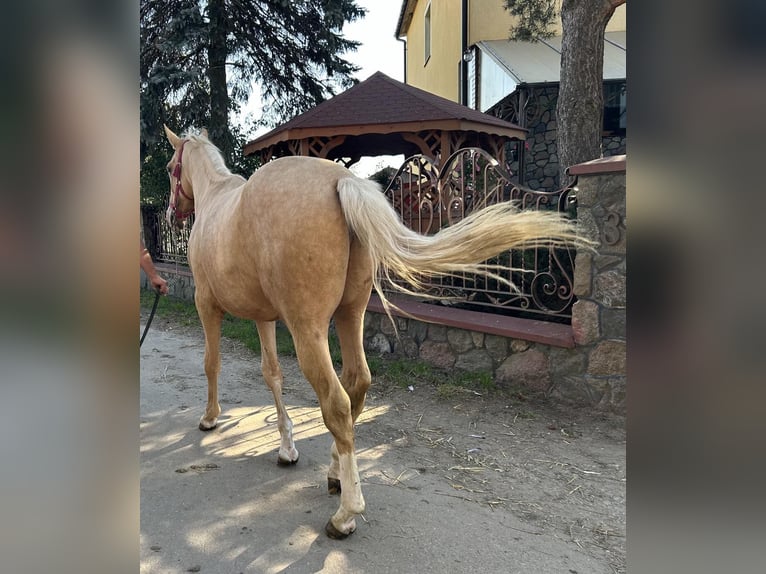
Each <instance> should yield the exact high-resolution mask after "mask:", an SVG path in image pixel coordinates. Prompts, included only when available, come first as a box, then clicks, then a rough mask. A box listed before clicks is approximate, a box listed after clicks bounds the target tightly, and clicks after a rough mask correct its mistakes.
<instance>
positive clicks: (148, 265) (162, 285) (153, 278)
mask: <svg viewBox="0 0 766 574" xmlns="http://www.w3.org/2000/svg"><path fill="white" fill-rule="evenodd" d="M141 269H143V270H144V273H146V277H147V278H148V279H149V282H150V283H151V284H152V287H154V288H155V289H156V290H157V291H159V292H160V293H162V294H163V295H167V294H168V282H167V281H165V280H164V279H163V278H162V276H160V274H159V273H157V269H156V268H155V267H154V261H152V256H151V255H150V254H149V250H148V249H147V248H146V246H145V245H144V241H143V240H141Z"/></svg>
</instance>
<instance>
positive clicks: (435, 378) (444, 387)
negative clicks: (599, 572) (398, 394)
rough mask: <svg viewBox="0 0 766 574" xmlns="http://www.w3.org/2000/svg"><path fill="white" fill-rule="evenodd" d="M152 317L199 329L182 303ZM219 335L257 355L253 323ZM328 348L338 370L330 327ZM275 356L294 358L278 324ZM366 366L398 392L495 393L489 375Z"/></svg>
mask: <svg viewBox="0 0 766 574" xmlns="http://www.w3.org/2000/svg"><path fill="white" fill-rule="evenodd" d="M153 303H154V292H153V291H147V290H142V291H141V307H142V308H144V309H147V310H149V309H151V307H152V304H153ZM156 316H157V317H164V318H166V319H170V320H173V321H177V322H179V323H180V324H182V325H184V326H187V327H199V328H200V329H202V325H201V323H200V320H199V317H198V316H197V309H196V308H195V307H194V304H193V303H191V302H189V301H186V300H184V299H179V298H175V297H170V296H166V297H162V299H160V303H159V305H158V306H157V311H156ZM221 334H222V335H223V336H224V337H227V338H229V339H234V340H236V341H240V342H241V343H242V344H244V345H245V346H246V347H247V348H248V349H250V350H251V351H253V352H255V353H260V352H261V342H260V339H259V338H258V330H257V329H256V328H255V323H254V322H253V321H249V320H246V319H239V318H237V317H233V316H231V315H229V314H228V313H227V314H226V315H225V316H224V318H223V324H222V326H221ZM329 345H330V355H331V357H332V360H333V364H334V365H335V366H336V367H340V365H341V351H340V343H339V341H338V337H337V336H336V335H335V333H334V330H333V328H332V327H331V328H330V333H329ZM277 353H278V354H279V355H280V356H289V357H295V356H296V352H295V345H294V343H293V339H292V336H291V335H290V332H289V331H288V330H287V327H285V325H284V324H283V323H282V322H277ZM367 365H368V366H369V368H370V373H371V374H372V376H373V378H375V380H376V381H385V382H387V383H389V384H391V385H393V386H397V387H400V388H407V387H408V386H410V385H414V386H423V385H428V386H433V387H435V388H436V394H437V396H438V397H440V398H443V399H452V398H455V397H457V396H459V395H461V394H464V393H479V394H487V393H489V392H491V391H492V390H493V389H495V384H494V382H493V381H492V375H491V374H490V373H487V372H479V373H466V372H455V371H444V370H440V369H437V368H436V367H433V366H432V365H430V364H428V363H425V362H422V361H417V360H414V359H407V358H399V357H392V358H388V357H382V356H369V357H367Z"/></svg>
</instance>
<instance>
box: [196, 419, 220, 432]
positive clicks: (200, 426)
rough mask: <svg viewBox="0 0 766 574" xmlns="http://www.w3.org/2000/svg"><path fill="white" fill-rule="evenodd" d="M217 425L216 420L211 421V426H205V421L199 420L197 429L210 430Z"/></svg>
mask: <svg viewBox="0 0 766 574" xmlns="http://www.w3.org/2000/svg"><path fill="white" fill-rule="evenodd" d="M217 426H218V421H216V422H215V423H213V426H211V427H210V426H206V425H205V423H203V422H202V421H200V422H199V430H201V431H205V432H207V431H211V430H213V429H214V428H216V427H217Z"/></svg>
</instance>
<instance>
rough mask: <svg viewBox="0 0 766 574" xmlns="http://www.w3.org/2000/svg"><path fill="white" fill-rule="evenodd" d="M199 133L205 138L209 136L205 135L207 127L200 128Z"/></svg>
mask: <svg viewBox="0 0 766 574" xmlns="http://www.w3.org/2000/svg"><path fill="white" fill-rule="evenodd" d="M199 133H200V134H201V135H202V137H204V138H205V139H210V136H208V135H207V128H202V129H201V130H200V131H199Z"/></svg>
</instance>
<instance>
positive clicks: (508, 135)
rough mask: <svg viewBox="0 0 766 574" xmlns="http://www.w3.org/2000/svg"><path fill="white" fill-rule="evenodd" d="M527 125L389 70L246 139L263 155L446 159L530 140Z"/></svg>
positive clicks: (498, 152)
mask: <svg viewBox="0 0 766 574" xmlns="http://www.w3.org/2000/svg"><path fill="white" fill-rule="evenodd" d="M525 138H526V130H525V129H524V128H521V127H519V126H517V125H515V124H512V123H510V122H506V121H504V120H501V119H499V118H496V117H495V116H491V115H489V114H484V113H481V112H479V111H477V110H472V109H471V108H468V107H466V106H463V105H461V104H457V103H455V102H453V101H451V100H448V99H446V98H442V97H440V96H436V95H434V94H431V93H429V92H426V91H424V90H421V89H418V88H415V87H414V86H409V85H407V84H403V83H402V82H398V81H396V80H394V79H392V78H390V77H388V76H386V75H385V74H383V73H382V72H376V73H374V74H373V75H372V76H370V77H369V78H367V79H366V80H365V81H363V82H360V83H359V84H357V85H355V86H353V87H352V88H349V89H348V90H346V91H345V92H342V93H340V94H338V95H337V96H335V97H333V98H331V99H329V100H327V101H325V102H322V103H321V104H319V105H318V106H316V107H314V108H312V109H310V110H308V111H307V112H305V113H303V114H300V115H298V116H296V117H294V118H293V119H291V120H290V121H288V122H286V123H284V124H282V125H281V126H279V127H277V128H275V129H273V130H271V131H270V132H268V133H266V134H264V135H262V136H260V137H258V138H256V139H255V140H253V141H251V142H249V143H248V144H247V145H246V146H245V150H244V153H245V155H254V154H258V155H260V157H261V159H262V161H268V160H270V159H272V158H274V157H279V156H283V155H312V156H318V157H324V158H327V159H333V160H338V159H343V158H349V159H348V161H347V162H345V163H347V165H350V164H352V163H354V162H355V161H357V160H358V159H359V158H360V157H362V156H376V155H396V154H404V155H406V156H409V155H414V154H416V153H423V154H425V155H429V156H431V157H432V158H437V157H438V156H441V157H442V158H443V159H446V158H447V156H449V155H450V154H451V153H452V152H454V151H455V150H457V149H458V148H460V147H465V146H476V147H481V148H483V149H486V150H487V151H489V152H490V153H492V154H493V155H494V156H495V157H497V158H498V159H500V160H501V161H502V159H503V158H504V155H505V154H504V144H505V142H507V141H509V140H523V139H525Z"/></svg>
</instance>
